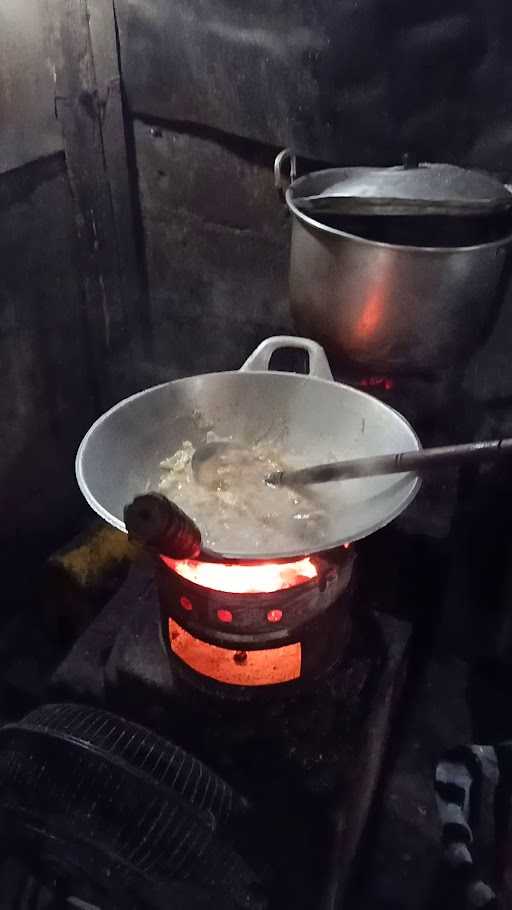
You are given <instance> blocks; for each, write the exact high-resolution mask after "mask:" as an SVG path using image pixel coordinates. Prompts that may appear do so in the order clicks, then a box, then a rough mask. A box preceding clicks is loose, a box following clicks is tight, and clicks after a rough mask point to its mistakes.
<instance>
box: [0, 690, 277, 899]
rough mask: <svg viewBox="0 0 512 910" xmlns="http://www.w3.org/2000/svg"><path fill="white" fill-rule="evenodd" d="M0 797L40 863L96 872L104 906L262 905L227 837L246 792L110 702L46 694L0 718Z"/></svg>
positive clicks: (75, 875)
mask: <svg viewBox="0 0 512 910" xmlns="http://www.w3.org/2000/svg"><path fill="white" fill-rule="evenodd" d="M0 806H1V807H2V808H3V810H4V815H5V817H6V818H7V819H8V820H10V821H9V823H12V829H11V830H12V833H13V834H14V835H15V837H16V839H17V840H21V841H22V842H24V843H25V844H26V845H27V849H29V850H30V855H31V856H32V857H37V858H38V861H39V865H40V867H41V866H42V867H44V868H45V869H46V868H47V867H53V869H54V870H55V869H56V870H57V874H60V875H65V874H66V873H67V874H68V877H69V878H70V879H71V880H72V881H77V880H80V877H82V878H83V879H84V880H85V879H87V880H88V881H93V882H94V883H95V886H96V887H97V889H98V893H100V894H105V895H109V896H110V897H109V901H110V903H107V904H105V905H104V906H105V907H109V908H110V907H114V906H115V907H117V906H120V907H121V906H122V907H138V908H140V907H142V906H152V907H160V906H162V900H163V901H164V903H165V906H166V908H167V910H172V908H174V907H175V908H176V910H184V908H187V910H188V908H189V907H190V908H194V910H195V908H196V907H197V908H198V910H199V908H200V907H201V908H202V907H203V906H206V903H209V906H210V907H212V906H214V907H215V908H216V910H224V908H226V910H231V908H239V907H244V908H251V907H262V906H265V901H264V900H262V898H261V896H260V895H261V889H260V888H259V886H258V884H257V882H256V881H255V876H254V874H253V873H252V871H251V869H250V868H249V866H248V864H247V863H246V862H245V861H244V859H243V858H242V857H240V856H239V855H238V853H237V851H236V849H234V847H233V846H232V845H231V844H230V843H229V835H230V830H231V826H232V824H233V822H234V821H235V819H236V818H237V817H238V818H239V817H240V816H241V815H242V816H243V814H244V813H245V812H246V809H247V807H246V804H245V803H244V801H243V800H242V799H241V798H240V797H239V796H238V795H236V794H235V793H234V792H233V790H232V789H231V788H230V787H229V786H228V785H227V784H226V783H225V782H224V781H223V780H222V779H221V778H219V777H218V776H217V775H216V774H214V773H213V772H212V771H210V769H209V768H207V767H206V766H205V765H203V764H202V763H201V762H199V761H198V760H197V759H195V758H193V757H192V756H191V755H189V754H187V753H186V752H184V751H183V750H182V749H180V748H179V747H178V746H175V745H173V744H172V743H170V742H169V741H168V740H165V739H163V738H162V737H160V736H158V735H156V734H155V733H153V732H151V731H150V730H147V729H145V728H144V727H140V726H139V725H137V724H133V723H131V722H129V721H126V720H124V719H123V718H121V717H118V716H116V715H113V714H110V713H108V712H106V711H101V710H97V709H94V708H89V707H84V706H79V705H69V704H64V705H45V706H44V707H42V708H39V709H37V710H36V711H34V712H32V713H31V714H29V715H28V716H27V717H25V718H24V720H23V721H21V722H20V723H17V724H11V725H9V726H6V727H3V728H2V729H1V730H0ZM173 895H174V898H173ZM212 898H213V901H212Z"/></svg>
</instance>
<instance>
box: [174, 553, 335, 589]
mask: <svg viewBox="0 0 512 910" xmlns="http://www.w3.org/2000/svg"><path fill="white" fill-rule="evenodd" d="M161 559H162V560H163V561H164V562H165V564H166V565H167V566H169V568H170V569H172V570H173V572H176V573H177V574H178V575H181V577H182V578H186V579H187V581H192V582H193V583H194V584H196V585H201V586H202V587H203V588H211V589H213V590H214V591H224V592H225V593H227V594H268V593H270V592H272V591H284V590H285V589H286V588H294V587H295V586H296V585H301V584H304V582H307V581H311V579H313V578H317V576H318V571H317V568H316V566H315V564H314V562H313V561H312V560H311V559H310V558H309V557H306V558H305V559H298V560H296V561H295V562H282V563H279V562H262V563H259V564H255V565H250V566H243V565H238V564H233V565H226V564H225V563H222V562H196V561H194V560H191V559H170V558H169V557H168V556H162V557H161Z"/></svg>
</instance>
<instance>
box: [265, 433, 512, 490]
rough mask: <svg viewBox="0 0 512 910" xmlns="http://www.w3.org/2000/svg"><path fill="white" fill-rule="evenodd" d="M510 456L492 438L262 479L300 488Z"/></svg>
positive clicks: (505, 444) (507, 446)
mask: <svg viewBox="0 0 512 910" xmlns="http://www.w3.org/2000/svg"><path fill="white" fill-rule="evenodd" d="M510 453H512V439H493V440H490V441H488V442H470V443H467V444H465V445H456V446H439V447H437V448H433V449H420V450H419V451H416V452H400V453H398V454H397V455H372V456H370V457H369V458H353V459H351V460H350V461H334V462H331V463H330V464H321V465H315V466H314V467H311V468H301V469H300V470H297V471H276V473H275V474H270V475H269V476H268V477H267V478H266V480H267V483H268V484H270V485H271V486H283V485H285V486H301V485H304V484H313V483H328V482H329V481H332V480H350V479H353V478H355V477H377V476H378V475H380V474H404V473H405V472H406V471H414V472H415V473H416V474H422V473H423V472H424V471H427V470H430V469H431V468H437V467H442V466H446V465H462V464H467V463H468V462H474V463H477V464H478V463H480V462H484V461H494V460H495V459H496V458H499V457H500V456H501V455H504V454H510Z"/></svg>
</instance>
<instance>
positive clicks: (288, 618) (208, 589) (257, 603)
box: [156, 547, 355, 697]
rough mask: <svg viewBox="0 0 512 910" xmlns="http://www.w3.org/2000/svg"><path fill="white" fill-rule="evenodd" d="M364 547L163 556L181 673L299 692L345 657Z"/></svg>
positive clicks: (168, 625)
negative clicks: (292, 556) (252, 558)
mask: <svg viewBox="0 0 512 910" xmlns="http://www.w3.org/2000/svg"><path fill="white" fill-rule="evenodd" d="M354 561H355V552H354V548H353V547H341V548H340V549H339V550H337V551H335V552H334V553H328V554H324V555H321V556H311V557H309V556H306V557H302V558H298V559H296V560H292V561H284V562H252V563H251V562H247V563H240V562H238V563H235V562H232V563H225V562H215V561H201V560H199V561H197V560H184V559H181V560H180V559H172V558H170V557H165V556H162V557H160V558H159V560H158V561H157V568H156V575H157V583H158V591H159V597H160V605H161V616H162V639H163V641H164V642H165V645H166V648H167V650H168V653H169V657H170V659H171V661H172V663H173V665H174V667H175V669H176V673H177V674H178V675H179V676H180V678H182V679H183V680H184V681H186V682H188V683H190V684H191V685H196V686H199V687H200V688H202V689H206V690H209V691H215V690H219V689H222V693H223V694H224V695H227V696H229V695H232V696H234V697H243V696H244V695H245V696H246V695H248V696H250V695H251V694H254V690H256V689H258V690H262V689H265V690H267V691H269V687H272V694H274V695H276V694H277V693H276V691H275V687H279V689H280V692H282V691H283V690H287V691H294V690H295V689H296V688H297V686H298V685H299V686H307V684H308V683H311V682H312V681H314V680H316V679H319V678H320V677H321V676H322V675H323V674H324V673H326V672H328V671H329V670H330V669H331V668H332V667H333V666H334V665H335V664H337V663H338V662H339V661H340V660H341V659H342V657H343V654H344V653H345V651H346V647H347V643H348V640H349V636H350V629H351V608H350V605H351V600H352V597H351V592H352V580H353V569H354Z"/></svg>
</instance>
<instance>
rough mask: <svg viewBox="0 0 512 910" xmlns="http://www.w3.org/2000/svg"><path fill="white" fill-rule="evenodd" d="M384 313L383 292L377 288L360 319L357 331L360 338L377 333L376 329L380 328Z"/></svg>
mask: <svg viewBox="0 0 512 910" xmlns="http://www.w3.org/2000/svg"><path fill="white" fill-rule="evenodd" d="M382 313H383V308H382V293H381V292H380V291H379V290H376V291H374V292H373V294H371V295H370V297H369V298H368V300H367V301H366V303H365V305H364V308H363V312H362V313H361V316H360V318H359V319H358V322H357V326H356V332H357V335H358V337H359V338H362V339H365V338H371V336H372V335H374V334H375V330H376V329H378V328H379V325H380V322H381V319H382Z"/></svg>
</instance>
